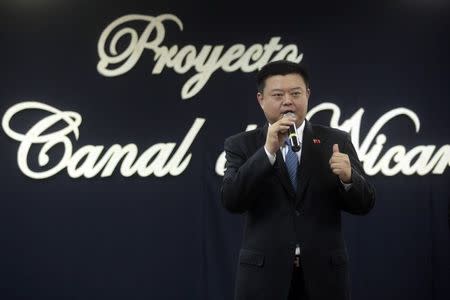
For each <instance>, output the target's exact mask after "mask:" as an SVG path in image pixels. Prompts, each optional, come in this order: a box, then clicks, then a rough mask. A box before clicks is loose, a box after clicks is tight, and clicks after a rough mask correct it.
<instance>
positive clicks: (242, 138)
mask: <svg viewBox="0 0 450 300" xmlns="http://www.w3.org/2000/svg"><path fill="white" fill-rule="evenodd" d="M264 131H265V126H262V127H257V128H255V129H252V130H249V131H242V132H238V133H236V134H233V135H231V136H229V137H227V138H226V139H225V144H230V143H231V144H234V143H252V142H257V141H259V140H260V139H261V138H263V135H264Z"/></svg>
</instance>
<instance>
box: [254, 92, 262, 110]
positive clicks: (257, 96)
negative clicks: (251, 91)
mask: <svg viewBox="0 0 450 300" xmlns="http://www.w3.org/2000/svg"><path fill="white" fill-rule="evenodd" d="M256 99H258V102H259V105H260V106H261V107H263V95H262V94H261V93H260V92H258V93H257V94H256Z"/></svg>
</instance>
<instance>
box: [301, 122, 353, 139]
mask: <svg viewBox="0 0 450 300" xmlns="http://www.w3.org/2000/svg"><path fill="white" fill-rule="evenodd" d="M310 125H311V129H312V131H313V132H314V134H315V135H318V136H334V137H338V138H346V137H347V136H348V133H347V132H345V131H344V130H341V129H337V128H333V127H330V126H325V125H321V124H313V123H311V122H310Z"/></svg>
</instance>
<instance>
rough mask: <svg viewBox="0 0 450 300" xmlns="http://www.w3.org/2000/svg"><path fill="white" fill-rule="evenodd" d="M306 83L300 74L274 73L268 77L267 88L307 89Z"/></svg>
mask: <svg viewBox="0 0 450 300" xmlns="http://www.w3.org/2000/svg"><path fill="white" fill-rule="evenodd" d="M305 88H306V84H305V81H304V80H303V78H302V77H301V76H300V75H298V74H287V75H274V76H271V77H268V78H267V79H266V90H270V91H272V90H285V89H289V90H292V89H305Z"/></svg>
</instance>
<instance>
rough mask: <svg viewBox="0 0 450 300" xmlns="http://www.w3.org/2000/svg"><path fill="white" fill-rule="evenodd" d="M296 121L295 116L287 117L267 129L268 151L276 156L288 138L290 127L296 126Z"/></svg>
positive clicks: (266, 145)
mask: <svg viewBox="0 0 450 300" xmlns="http://www.w3.org/2000/svg"><path fill="white" fill-rule="evenodd" d="M295 120H296V119H295V117H294V116H286V115H285V116H283V117H282V118H281V119H279V120H278V121H276V122H275V123H273V124H272V125H270V126H269V128H268V129H267V137H266V144H265V145H264V147H266V149H267V151H269V152H270V153H271V154H273V155H275V153H276V152H277V151H278V150H279V149H280V147H281V145H282V144H283V143H284V141H285V140H286V138H287V135H288V131H289V126H291V125H292V123H294V124H295Z"/></svg>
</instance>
